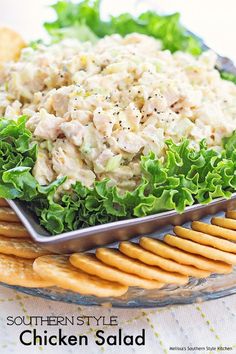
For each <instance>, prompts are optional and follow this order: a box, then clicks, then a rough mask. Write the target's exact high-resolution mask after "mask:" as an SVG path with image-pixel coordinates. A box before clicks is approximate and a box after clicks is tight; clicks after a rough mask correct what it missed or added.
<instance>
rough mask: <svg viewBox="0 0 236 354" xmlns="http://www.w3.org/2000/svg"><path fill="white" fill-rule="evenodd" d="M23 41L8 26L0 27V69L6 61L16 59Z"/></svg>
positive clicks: (23, 45) (23, 44)
mask: <svg viewBox="0 0 236 354" xmlns="http://www.w3.org/2000/svg"><path fill="white" fill-rule="evenodd" d="M25 45H26V44H25V41H24V40H23V38H22V37H21V35H20V34H18V33H17V32H15V31H13V30H12V29H10V28H6V27H0V69H1V68H2V66H3V65H4V64H5V63H7V62H8V61H12V60H17V59H18V58H19V56H20V53H21V50H22V48H24V47H25Z"/></svg>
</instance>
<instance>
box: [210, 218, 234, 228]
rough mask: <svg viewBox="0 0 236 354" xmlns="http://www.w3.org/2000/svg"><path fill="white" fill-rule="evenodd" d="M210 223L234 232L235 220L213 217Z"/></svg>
mask: <svg viewBox="0 0 236 354" xmlns="http://www.w3.org/2000/svg"><path fill="white" fill-rule="evenodd" d="M211 223H212V224H213V225H217V226H220V227H224V228H226V229H230V230H236V220H234V219H229V218H219V217H215V218H212V219H211Z"/></svg>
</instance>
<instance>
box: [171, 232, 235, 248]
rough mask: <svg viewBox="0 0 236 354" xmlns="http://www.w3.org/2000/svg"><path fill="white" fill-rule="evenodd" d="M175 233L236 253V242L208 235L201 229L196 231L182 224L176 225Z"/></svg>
mask: <svg viewBox="0 0 236 354" xmlns="http://www.w3.org/2000/svg"><path fill="white" fill-rule="evenodd" d="M174 233H175V234H176V235H177V236H179V237H182V238H185V239H187V240H191V241H194V242H197V243H199V244H202V245H206V246H211V247H214V248H216V249H219V250H221V251H226V252H232V253H236V243H234V242H231V241H228V240H224V239H221V238H218V237H215V236H211V235H207V234H205V233H203V232H200V231H194V230H191V229H187V228H185V227H182V226H175V227H174Z"/></svg>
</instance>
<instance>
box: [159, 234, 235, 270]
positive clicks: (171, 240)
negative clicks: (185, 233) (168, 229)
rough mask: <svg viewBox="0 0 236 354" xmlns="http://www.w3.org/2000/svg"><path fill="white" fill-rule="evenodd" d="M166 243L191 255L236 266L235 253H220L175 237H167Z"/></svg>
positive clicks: (165, 238)
mask: <svg viewBox="0 0 236 354" xmlns="http://www.w3.org/2000/svg"><path fill="white" fill-rule="evenodd" d="M164 242H165V243H167V244H168V245H171V246H174V247H177V248H180V249H181V250H184V251H187V252H189V253H194V254H198V255H200V256H203V257H207V258H210V259H214V260H216V261H222V262H225V263H228V264H233V265H236V255H235V254H233V253H229V252H225V251H220V250H217V249H215V248H212V247H209V246H204V245H199V244H198V243H196V242H193V241H189V240H186V239H182V238H180V237H176V236H173V235H165V237H164Z"/></svg>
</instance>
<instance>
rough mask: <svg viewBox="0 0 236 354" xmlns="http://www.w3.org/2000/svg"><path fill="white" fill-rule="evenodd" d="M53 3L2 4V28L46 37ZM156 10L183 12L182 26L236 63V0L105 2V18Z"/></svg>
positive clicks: (6, 0) (11, 0)
mask: <svg viewBox="0 0 236 354" xmlns="http://www.w3.org/2000/svg"><path fill="white" fill-rule="evenodd" d="M54 2H55V1H52V0H0V25H1V24H4V25H8V26H11V27H13V28H15V29H16V30H18V31H19V32H20V33H22V35H23V36H24V37H25V38H26V39H27V40H28V39H35V38H38V37H44V36H45V32H44V30H43V28H42V23H43V22H44V21H45V20H52V19H53V18H54V15H53V11H52V10H51V9H50V8H49V5H50V4H52V3H54ZM151 7H152V8H156V9H157V10H159V11H163V12H167V13H169V12H173V11H180V12H181V14H182V22H183V23H184V24H185V25H186V26H187V27H188V28H189V29H191V30H192V31H193V32H195V33H196V34H198V35H200V36H201V37H204V39H205V41H206V43H207V44H208V45H209V46H210V47H212V48H213V49H215V50H216V51H217V52H218V53H219V54H223V55H225V56H228V57H230V58H231V59H233V60H234V61H235V62H236V45H235V43H236V38H235V37H236V0H224V1H222V0H146V1H145V0H104V1H103V9H104V14H107V13H109V12H112V13H113V14H115V13H119V12H120V11H127V12H129V11H139V10H145V9H148V8H149V9H150V8H151Z"/></svg>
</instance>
